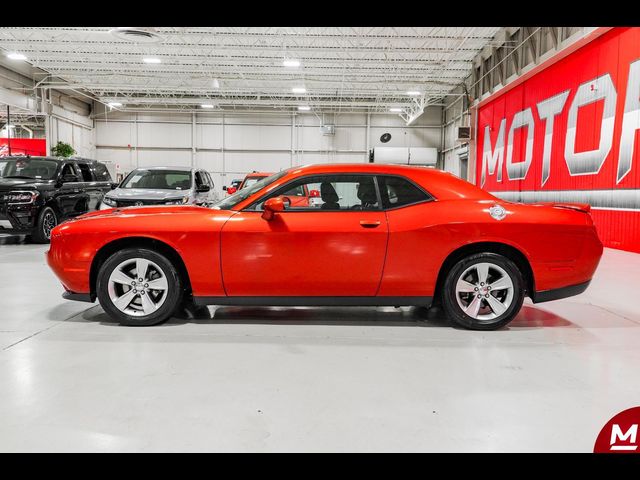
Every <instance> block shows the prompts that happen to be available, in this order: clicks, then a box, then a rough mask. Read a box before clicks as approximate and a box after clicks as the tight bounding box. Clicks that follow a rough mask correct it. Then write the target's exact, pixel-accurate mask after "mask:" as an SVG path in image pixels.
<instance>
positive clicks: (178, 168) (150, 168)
mask: <svg viewBox="0 0 640 480" xmlns="http://www.w3.org/2000/svg"><path fill="white" fill-rule="evenodd" d="M136 170H176V171H178V172H195V171H198V170H204V169H202V168H193V167H167V166H157V167H138V168H136Z"/></svg>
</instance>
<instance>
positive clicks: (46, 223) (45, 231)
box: [31, 207, 58, 243]
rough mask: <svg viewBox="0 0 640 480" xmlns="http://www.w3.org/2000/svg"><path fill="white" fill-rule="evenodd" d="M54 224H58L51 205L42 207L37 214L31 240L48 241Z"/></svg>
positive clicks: (37, 241) (36, 241)
mask: <svg viewBox="0 0 640 480" xmlns="http://www.w3.org/2000/svg"><path fill="white" fill-rule="evenodd" d="M56 225H58V216H57V215H56V212H55V211H54V210H53V208H51V207H43V208H42V210H40V213H39V214H38V218H37V220H36V226H35V228H34V229H33V233H32V234H31V240H32V241H33V242H35V243H49V242H50V241H51V230H53V227H55V226H56Z"/></svg>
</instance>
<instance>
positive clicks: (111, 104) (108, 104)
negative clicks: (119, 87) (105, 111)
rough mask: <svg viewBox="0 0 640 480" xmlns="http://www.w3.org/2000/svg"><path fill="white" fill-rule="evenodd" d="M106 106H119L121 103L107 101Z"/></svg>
mask: <svg viewBox="0 0 640 480" xmlns="http://www.w3.org/2000/svg"><path fill="white" fill-rule="evenodd" d="M107 106H109V107H111V108H113V107H121V106H122V104H121V103H120V102H109V103H107Z"/></svg>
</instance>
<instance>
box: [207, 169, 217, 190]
mask: <svg viewBox="0 0 640 480" xmlns="http://www.w3.org/2000/svg"><path fill="white" fill-rule="evenodd" d="M204 173H205V175H206V176H207V180H208V181H209V185H210V186H211V189H212V190H213V188H214V187H215V185H214V184H213V178H211V175H210V174H209V172H204Z"/></svg>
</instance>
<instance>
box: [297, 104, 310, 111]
mask: <svg viewBox="0 0 640 480" xmlns="http://www.w3.org/2000/svg"><path fill="white" fill-rule="evenodd" d="M298 110H300V111H302V112H307V111H309V110H311V107H310V106H309V105H299V106H298Z"/></svg>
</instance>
